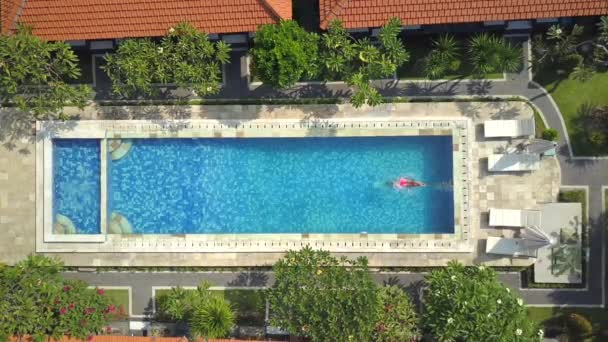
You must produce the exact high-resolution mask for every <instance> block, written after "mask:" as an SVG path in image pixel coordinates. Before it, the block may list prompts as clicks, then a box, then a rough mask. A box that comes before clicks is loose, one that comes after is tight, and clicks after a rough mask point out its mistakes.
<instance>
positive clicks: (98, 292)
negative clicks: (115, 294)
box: [97, 289, 106, 296]
mask: <svg viewBox="0 0 608 342" xmlns="http://www.w3.org/2000/svg"><path fill="white" fill-rule="evenodd" d="M104 293H106V291H105V290H104V289H97V294H98V295H100V296H103V294H104Z"/></svg>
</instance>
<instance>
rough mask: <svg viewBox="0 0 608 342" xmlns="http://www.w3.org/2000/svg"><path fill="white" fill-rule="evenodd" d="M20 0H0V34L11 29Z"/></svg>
mask: <svg viewBox="0 0 608 342" xmlns="http://www.w3.org/2000/svg"><path fill="white" fill-rule="evenodd" d="M21 3H22V0H0V32H6V31H8V29H9V28H10V27H11V25H12V24H13V23H14V21H15V17H16V16H17V12H18V11H19V7H20V6H21Z"/></svg>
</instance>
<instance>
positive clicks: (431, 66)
mask: <svg viewBox="0 0 608 342" xmlns="http://www.w3.org/2000/svg"><path fill="white" fill-rule="evenodd" d="M460 64H461V62H460V47H459V46H458V43H457V41H456V39H455V38H454V36H451V35H447V34H444V35H441V36H439V38H437V39H435V40H433V49H432V50H431V52H430V53H429V54H428V56H427V57H426V58H425V61H424V73H425V74H426V76H427V77H428V78H430V79H438V78H442V77H444V76H445V75H447V74H449V73H453V72H456V71H457V70H458V69H460Z"/></svg>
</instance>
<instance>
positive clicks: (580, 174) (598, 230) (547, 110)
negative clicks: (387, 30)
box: [0, 41, 608, 306]
mask: <svg viewBox="0 0 608 342" xmlns="http://www.w3.org/2000/svg"><path fill="white" fill-rule="evenodd" d="M524 51H529V43H528V41H524ZM243 54H244V52H243ZM241 57H243V56H239V55H236V56H232V60H233V63H231V64H232V65H233V66H234V67H230V68H227V71H228V72H227V73H228V76H229V82H228V85H229V87H227V88H224V89H223V90H222V92H221V94H220V95H219V97H221V98H235V99H241V98H256V97H269V96H273V97H289V98H294V97H295V98H299V97H322V96H340V94H342V95H344V94H346V93H348V89H347V87H345V86H344V85H342V86H335V87H331V86H326V85H319V86H309V85H304V86H301V87H296V88H294V89H290V90H288V91H287V92H285V93H277V92H273V91H271V90H269V89H268V88H267V89H256V90H254V91H252V90H250V89H249V87H248V85H247V84H242V83H243V79H244V78H243V74H242V71H241V69H243V68H242V66H241V65H240V62H241V61H240V59H242V58H241ZM239 58H240V59H239ZM529 60H530V58H529V55H528V56H526V58H524V68H523V69H522V71H521V72H520V73H517V74H508V75H507V79H506V81H487V80H479V81H478V80H473V81H466V80H464V81H463V80H455V81H449V82H407V81H406V82H403V81H401V82H388V83H387V84H386V86H385V87H383V88H382V89H381V93H382V94H383V95H385V96H429V97H431V96H443V97H453V96H514V95H517V96H521V97H524V98H526V99H528V100H529V101H531V103H533V104H534V106H536V107H537V108H538V110H539V112H540V113H541V115H542V116H543V117H544V119H545V120H546V123H547V124H548V126H549V127H551V128H555V129H556V130H557V131H558V133H559V134H558V136H559V140H558V160H559V166H560V170H561V179H562V184H563V185H577V186H579V185H580V186H585V187H587V189H588V195H589V208H588V210H589V219H590V223H591V225H590V236H589V241H590V248H589V254H588V255H589V263H588V265H587V280H586V282H587V286H586V288H585V289H557V290H556V289H550V288H547V289H521V288H520V289H519V293H520V295H521V296H522V297H523V298H524V299H525V301H526V302H527V303H528V304H532V305H565V306H581V305H583V306H600V305H603V304H604V297H605V296H604V283H605V272H604V266H603V257H602V253H603V241H604V233H603V231H604V229H603V225H602V222H603V220H602V215H601V214H602V210H603V207H602V201H601V198H602V196H603V194H602V192H601V186H602V185H607V184H608V172H607V171H606V170H608V159H607V158H604V159H597V158H588V157H580V156H574V155H573V153H572V150H571V148H570V145H569V142H568V135H567V132H566V127H565V125H564V122H563V120H562V118H561V113H560V112H559V109H558V108H557V107H556V105H555V103H554V102H553V100H552V99H551V96H550V95H549V93H547V91H546V90H544V89H543V88H542V87H540V86H539V85H538V84H536V83H534V82H532V81H531V73H530V72H529V70H530V68H529V65H528V64H529V63H528V61H529ZM96 93H97V99H102V100H103V99H106V98H107V95H108V94H109V92H108V91H105V90H104V89H97V91H96ZM463 106H466V105H463ZM467 112H468V111H467ZM104 113H107V114H110V111H108V110H105V109H104V108H102V110H100V114H99V117H98V118H104V117H105V118H114V117H110V116H109V115H105V114H104ZM115 113H116V115H117V116H118V117H115V118H117V119H120V118H123V119H125V118H128V117H129V115H131V113H130V111H129V110H126V109H125V110H123V109H118V110H116V111H115ZM158 113H159V110H157V109H151V110H150V111H149V112H142V113H139V111H138V112H137V113H135V114H137V115H140V114H141V115H142V116H143V118H158ZM175 113H176V115H173V116H175V117H177V116H178V115H177V114H183V113H179V112H175ZM186 114H187V113H186ZM5 117H7V116H6V115H4V117H3V116H0V140H6V138H9V139H10V138H11V137H12V136H19V135H20V134H19V133H21V132H28V131H29V130H30V129H31V125H30V123H29V122H27V121H25V122H24V123H21V124H19V123H15V121H14V120H10V122H8V123H6V122H3V120H2V119H3V118H5ZM24 147H25V151H27V145H23V144H17V146H16V148H17V149H21V148H24ZM31 150H32V149H31V148H30V153H31ZM7 156H9V153H8V152H5V151H2V149H0V160H2V159H5V158H7ZM7 169H8V167H4V165H3V164H0V173H1V172H4V173H6V170H7ZM11 169H12V168H11ZM15 169H18V167H17V168H15ZM4 177H6V176H4ZM10 177H11V179H14V178H16V177H17V176H16V175H15V176H10ZM33 177H34V175H33V174H32V172H31V170H30V171H28V170H25V172H24V180H23V181H22V183H23V185H24V186H25V187H26V188H27V187H28V183H27V181H26V180H27V179H29V180H33ZM6 183H7V182H2V180H1V179H0V184H6ZM29 188H32V189H33V182H32V183H31V184H29ZM0 189H5V188H0ZM1 193H2V192H0V194H1ZM16 197H19V196H16ZM21 197H22V198H23V196H21ZM17 200H19V198H17ZM28 210H29V215H30V217H33V212H32V211H31V209H28ZM4 213H6V211H4ZM32 221H33V219H32ZM11 227H13V225H11V226H8V225H3V224H1V223H0V231H4V230H8V229H9V228H11ZM28 227H29V228H31V225H25V226H23V227H20V228H15V229H14V231H13V232H11V234H15V235H28V234H29V235H30V236H31V235H32V234H33V228H32V229H30V230H29V231H28V229H29V228H28ZM17 233H18V234H17ZM13 245H14V244H13V242H12V241H10V240H9V241H6V240H4V239H0V253H3V254H2V256H3V259H4V260H9V261H10V260H11V259H14V260H18V259H21V257H22V256H25V255H26V254H28V253H30V252H32V251H33V246H32V245H30V246H26V247H23V248H21V249H14V248H13ZM5 251H6V252H5ZM59 256H61V255H59ZM228 257H229V256H228V255H225V256H223V259H227V258H228ZM274 257H275V256H273V255H268V260H272V259H273V258H274ZM371 257H374V256H371ZM452 257H458V256H452ZM104 258H108V259H113V260H111V263H113V264H117V265H118V264H120V265H124V266H129V265H134V264H135V263H134V261H135V259H134V256H132V255H127V256H119V255H116V254H114V255H113V254H107V255H103V254H99V255H97V256H96V257H95V260H96V263H97V264H100V263H101V259H104ZM149 258H150V260H151V261H154V260H157V261H161V260H164V259H165V258H172V259H173V260H175V261H179V260H182V261H183V260H184V259H186V257H182V258H180V256H179V255H167V254H165V255H158V254H157V255H152V256H150V257H149ZM189 258H190V257H188V259H189ZM214 258H215V256H214V255H208V256H202V257H201V258H200V259H199V258H197V263H196V265H198V266H201V265H205V264H206V261H208V260H210V259H211V260H212V259H214ZM397 258H400V257H397ZM449 258H450V255H445V260H448V259H449ZM437 262H438V263H439V260H437ZM471 262H473V260H472V259H471ZM83 275H90V277H87V279H86V280H87V281H90V282H91V283H94V284H100V285H107V284H115V283H122V282H120V281H118V280H116V279H114V275H115V273H100V274H83ZM162 275H163V273H160V274H158V273H147V274H142V279H141V281H140V280H137V281H134V282H130V281H131V280H133V277H132V276H131V275H129V274H125V275H124V277H123V278H124V279H125V283H128V284H132V285H134V288H140V289H141V290H142V291H139V292H136V293H137V294H135V293H134V297H135V298H140V300H142V301H143V300H146V301H147V300H148V299H149V295H150V293H149V291H147V287H148V286H151V284H154V283H155V282H156V281H157V279H158V277H159V276H162ZM197 275H199V277H198V279H199V280H193V281H183V280H184V279H183V278H184V277H182V276H178V275H175V274H173V275H169V277H170V278H171V281H170V283H172V284H183V285H188V284H190V285H196V284H197V283H198V281H200V280H202V279H210V278H211V277H210V276H208V275H205V274H200V273H199V274H197ZM241 275H242V274H239V273H232V276H233V277H234V278H235V279H240V278H241ZM390 277H391V278H393V277H394V278H395V279H398V280H399V282H400V283H401V284H403V285H404V286H410V285H414V284H419V283H420V280H421V278H422V275H421V274H420V273H408V274H399V275H397V274H395V275H390ZM499 277H500V279H501V280H502V281H503V282H504V283H506V284H507V285H508V286H510V287H511V288H514V289H517V288H519V287H520V284H521V279H520V274H519V273H501V274H499ZM230 283H233V282H232V281H230ZM239 283H241V282H240V281H239ZM136 300H137V299H136Z"/></svg>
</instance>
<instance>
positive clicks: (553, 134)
mask: <svg viewBox="0 0 608 342" xmlns="http://www.w3.org/2000/svg"><path fill="white" fill-rule="evenodd" d="M542 136H543V139H545V140H550V141H557V136H558V135H557V130H556V129H554V128H547V129H545V130H544V131H543V135H542Z"/></svg>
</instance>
